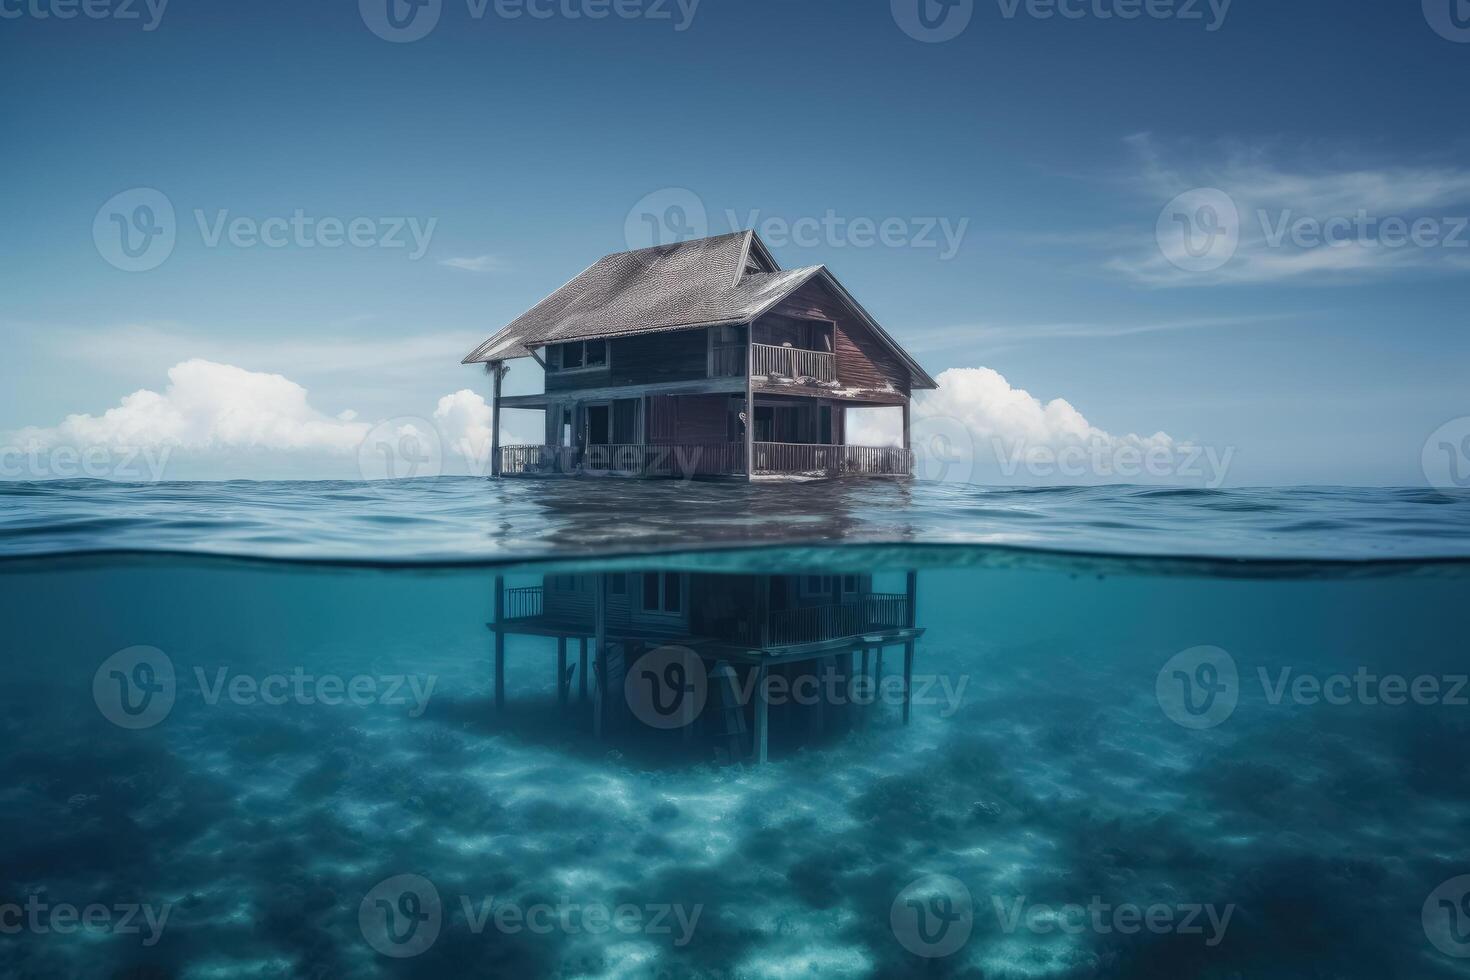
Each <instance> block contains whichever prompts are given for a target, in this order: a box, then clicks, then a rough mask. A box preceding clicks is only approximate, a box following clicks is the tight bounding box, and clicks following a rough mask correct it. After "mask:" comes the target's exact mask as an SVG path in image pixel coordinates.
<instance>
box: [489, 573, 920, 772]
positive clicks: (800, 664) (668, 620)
mask: <svg viewBox="0 0 1470 980" xmlns="http://www.w3.org/2000/svg"><path fill="white" fill-rule="evenodd" d="M898 574H900V573H882V577H881V578H879V579H878V580H877V581H875V576H874V575H873V574H784V575H773V574H737V573H725V572H686V571H680V570H675V569H663V570H658V569H655V570H645V571H628V572H619V571H614V572H597V573H586V574H546V575H539V576H535V577H533V578H531V579H530V580H529V581H524V582H523V583H520V582H518V583H515V584H513V583H512V582H511V581H508V580H507V579H506V578H505V577H504V576H497V577H496V580H495V584H494V614H493V615H494V618H493V620H492V621H491V622H489V623H487V624H486V625H487V626H488V627H489V628H490V630H491V631H492V633H493V634H494V657H495V704H496V707H497V708H504V706H505V691H506V639H507V637H509V636H515V635H519V636H539V637H551V638H554V639H555V640H556V654H555V655H556V664H555V672H554V675H553V676H554V677H555V679H556V692H557V700H558V702H559V703H560V704H561V705H562V706H563V707H564V708H567V709H570V708H571V704H570V702H571V700H572V690H573V688H574V687H575V689H576V691H577V695H576V701H577V705H578V706H579V707H582V708H586V709H587V710H588V711H589V713H590V716H591V719H590V720H591V727H592V730H593V732H594V734H595V735H596V736H597V737H599V738H601V737H604V736H606V735H608V734H609V733H611V732H616V731H625V730H636V729H645V730H646V729H648V728H657V729H665V730H667V729H679V730H681V731H682V733H683V735H684V737H685V738H686V739H689V738H694V737H699V738H700V739H701V741H702V742H704V741H711V740H712V741H713V742H714V743H715V745H716V746H717V753H718V754H719V755H720V756H721V757H722V758H723V760H724V761H727V762H756V763H759V762H764V761H766V760H767V758H768V757H769V753H770V743H771V732H772V729H775V732H776V736H777V739H778V741H779V742H784V744H785V745H787V746H791V745H796V744H800V743H802V742H803V741H805V740H807V739H810V738H815V737H820V736H821V735H822V734H823V733H825V732H826V731H828V730H829V729H832V728H834V727H836V726H839V725H841V726H846V727H866V726H867V724H868V723H869V721H870V720H871V719H872V718H873V717H874V715H875V714H877V713H882V712H884V710H885V708H886V709H889V710H892V711H893V712H894V713H900V714H901V717H902V721H903V723H905V724H907V723H908V721H909V710H910V688H911V686H912V675H913V665H914V649H915V644H916V642H917V640H918V639H919V638H920V637H921V636H922V635H923V633H924V630H923V628H922V627H920V626H918V625H917V624H916V609H917V600H918V574H917V573H916V572H913V571H908V572H904V573H902V576H903V577H902V579H901V580H900V579H897V578H896V576H897V575H898ZM900 582H901V583H902V591H898V587H899V585H900ZM879 585H886V586H887V588H886V589H884V588H878V587H877V586H879ZM571 641H576V642H577V646H578V650H577V657H578V659H577V662H576V663H569V662H568V653H569V651H568V645H569V644H570V642H571ZM889 647H893V648H901V649H902V651H903V660H902V664H901V666H900V667H899V670H901V674H900V673H899V671H898V670H895V671H894V672H893V673H892V674H891V675H888V676H887V678H886V679H885V675H884V669H883V652H884V650H885V649H886V648H889ZM546 649H548V648H543V651H545V650H546ZM527 652H529V651H527ZM589 652H590V655H591V661H590V663H589ZM545 655H546V653H545V652H542V653H541V654H540V656H545ZM880 691H886V692H888V693H889V694H890V695H896V697H893V698H892V702H893V703H892V704H891V705H890V704H887V703H886V702H885V700H884V699H881V698H879V697H878V693H879V692H880ZM773 692H774V693H773ZM803 692H805V693H803ZM660 716H662V717H660ZM778 747H781V746H779V745H778Z"/></svg>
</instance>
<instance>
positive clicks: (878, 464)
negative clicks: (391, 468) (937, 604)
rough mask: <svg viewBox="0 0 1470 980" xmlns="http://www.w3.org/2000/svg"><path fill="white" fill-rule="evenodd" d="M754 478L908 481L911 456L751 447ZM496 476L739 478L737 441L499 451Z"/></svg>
mask: <svg viewBox="0 0 1470 980" xmlns="http://www.w3.org/2000/svg"><path fill="white" fill-rule="evenodd" d="M753 450H754V453H753V454H754V457H755V466H754V471H755V474H756V475H757V476H843V475H849V474H850V475H855V476H908V475H909V474H910V473H911V472H912V471H913V453H911V452H910V451H908V450H906V449H900V448H897V447H894V446H835V445H823V444H818V443H802V442H757V443H755V444H754V446H753ZM500 473H501V475H502V476H579V475H585V476H632V477H681V478H686V479H687V478H691V477H700V476H743V475H744V474H745V444H744V443H740V442H706V443H681V444H678V445H667V446H666V445H646V444H628V445H612V446H588V447H587V448H586V449H585V450H579V449H573V448H567V447H564V446H502V447H501V449H500Z"/></svg>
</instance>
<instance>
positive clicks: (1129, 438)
mask: <svg viewBox="0 0 1470 980" xmlns="http://www.w3.org/2000/svg"><path fill="white" fill-rule="evenodd" d="M935 380H937V381H938V382H939V389H938V390H937V391H924V392H919V393H917V394H916V396H915V398H914V405H913V434H912V445H913V447H914V449H915V452H916V454H917V456H918V460H919V466H918V473H919V475H920V476H921V477H929V478H933V479H944V480H956V479H957V480H960V481H971V480H972V481H974V482H981V483H984V482H995V481H999V482H1008V483H1034V484H1048V485H1059V484H1073V483H1105V482H1125V483H1151V482H1152V483H1170V484H1186V485H1191V484H1192V485H1204V486H1219V485H1220V484H1221V483H1222V482H1224V480H1225V477H1226V471H1227V470H1228V468H1229V465H1230V462H1231V459H1232V458H1233V456H1234V451H1233V449H1228V448H1227V449H1226V450H1225V451H1223V452H1219V451H1217V450H1216V449H1215V448H1214V447H1197V446H1195V445H1194V444H1193V443H1190V442H1187V441H1183V440H1179V439H1175V438H1174V437H1173V436H1171V435H1169V434H1168V433H1166V432H1155V433H1153V434H1152V435H1139V434H1136V433H1131V432H1130V433H1125V434H1121V435H1119V434H1114V433H1111V432H1108V431H1107V430H1105V429H1103V428H1100V427H1099V426H1096V425H1093V424H1092V423H1091V422H1089V421H1088V420H1087V418H1086V417H1085V416H1083V414H1082V413H1081V412H1080V411H1078V410H1077V409H1076V407H1074V406H1073V405H1072V403H1071V402H1069V401H1067V400H1066V399H1064V398H1053V399H1051V400H1050V401H1042V400H1041V399H1039V398H1037V397H1036V396H1034V395H1032V394H1031V393H1030V392H1028V391H1026V390H1024V389H1022V388H1015V387H1012V385H1011V383H1010V382H1009V381H1007V380H1006V379H1005V377H1004V376H1002V375H1001V374H1000V373H999V372H998V371H995V370H993V369H991V368H986V367H978V368H950V369H949V370H947V371H944V372H942V373H941V374H940V375H939V377H938V378H936V379H935ZM852 441H854V442H855V441H856V439H853V440H852ZM954 464H959V465H958V467H956V465H954Z"/></svg>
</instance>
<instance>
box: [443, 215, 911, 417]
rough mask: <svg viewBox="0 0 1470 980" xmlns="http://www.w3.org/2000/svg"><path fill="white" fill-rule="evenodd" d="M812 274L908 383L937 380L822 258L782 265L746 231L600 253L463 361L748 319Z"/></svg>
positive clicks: (511, 356)
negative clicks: (902, 367) (900, 367)
mask: <svg viewBox="0 0 1470 980" xmlns="http://www.w3.org/2000/svg"><path fill="white" fill-rule="evenodd" d="M816 278H821V279H823V280H824V281H826V282H827V284H828V285H830V286H831V287H832V289H833V291H834V292H835V293H836V294H837V295H838V296H839V297H841V298H842V299H843V300H844V301H845V302H846V303H847V304H848V305H850V306H851V307H852V308H853V311H854V313H856V314H857V315H858V316H859V317H860V318H861V319H862V320H864V321H865V322H866V323H867V324H868V325H869V326H870V327H871V328H872V329H873V331H874V333H875V334H876V335H877V336H878V337H879V338H880V339H881V340H882V341H883V342H884V343H886V344H887V345H888V346H890V347H892V348H893V350H894V352H895V353H897V354H898V355H899V357H901V358H902V359H903V361H904V363H905V364H906V365H907V366H908V368H909V370H910V372H911V374H912V376H913V387H915V388H934V387H937V385H936V384H935V382H934V380H933V379H932V378H930V377H929V375H928V374H926V373H925V372H924V369H923V368H921V367H919V365H918V363H917V362H915V361H914V359H913V358H912V357H910V356H909V355H908V353H907V352H906V351H904V350H903V349H902V348H901V347H899V346H898V344H897V343H895V342H894V341H893V339H892V338H891V337H889V336H888V334H887V333H886V332H884V330H883V329H882V328H881V327H879V326H878V324H877V323H876V322H874V321H873V318H872V317H871V316H869V315H868V313H867V311H866V310H864V309H863V308H862V307H861V306H859V305H858V304H857V302H856V301H855V300H853V298H852V297H851V296H850V295H849V294H848V293H847V290H845V289H843V288H842V286H841V285H840V284H839V283H838V282H837V280H836V279H835V278H833V276H832V274H831V273H830V272H829V271H827V268H826V267H825V266H820V265H813V266H807V267H805V268H801V269H790V270H785V271H783V270H781V268H780V267H779V266H778V265H777V264H776V262H775V259H773V258H772V257H771V254H770V252H769V251H768V250H767V249H766V247H765V244H764V243H763V242H761V240H760V238H759V236H757V235H756V234H755V232H753V231H738V232H733V233H731V234H727V235H716V236H714V237H711V238H700V239H696V240H694V241H688V242H677V243H675V244H672V245H655V246H654V247H652V248H644V249H638V250H637V251H632V252H616V253H614V254H612V255H605V256H603V257H602V258H600V259H598V260H597V261H596V262H594V263H593V264H592V265H591V266H590V267H588V268H587V269H586V270H585V271H584V272H582V274H581V275H579V276H577V277H576V278H575V279H573V280H572V281H571V282H569V283H567V284H566V285H565V286H562V287H561V288H560V289H558V290H557V291H556V292H554V293H552V294H551V295H550V296H548V297H546V298H545V299H543V300H542V301H541V302H539V303H537V304H536V305H535V306H533V307H531V309H529V310H527V311H526V312H525V313H523V314H521V315H520V316H519V317H517V318H516V319H515V320H513V321H512V322H511V323H510V324H509V325H508V326H506V327H505V328H504V329H502V330H500V331H499V332H498V333H496V334H495V335H494V336H493V337H491V338H490V339H489V340H487V341H485V342H484V343H483V344H480V345H479V346H478V347H476V348H475V349H474V350H472V351H470V352H469V353H468V354H467V355H465V358H464V361H463V363H465V364H476V363H480V362H485V361H503V360H511V359H514V358H518V357H530V356H531V352H532V351H533V350H534V349H535V348H537V347H543V346H545V345H547V344H556V343H563V342H566V341H573V340H595V339H599V338H610V337H628V336H632V335H634V334H645V333H657V332H660V331H668V330H683V329H689V328H692V327H706V326H717V325H720V324H733V323H748V322H750V321H751V320H754V319H755V318H756V317H758V316H760V315H761V314H762V313H765V312H766V311H767V310H769V309H770V308H771V307H773V306H775V305H776V304H777V303H779V302H781V300H783V299H785V298H786V297H787V296H790V295H791V294H792V293H793V292H795V291H796V290H797V289H799V288H800V287H801V286H803V285H805V284H806V283H807V282H809V281H811V280H812V279H816Z"/></svg>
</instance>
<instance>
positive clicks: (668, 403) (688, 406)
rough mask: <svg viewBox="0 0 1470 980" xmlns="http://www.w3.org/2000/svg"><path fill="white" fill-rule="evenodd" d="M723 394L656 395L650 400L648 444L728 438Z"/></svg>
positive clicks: (670, 443) (726, 413) (727, 401)
mask: <svg viewBox="0 0 1470 980" xmlns="http://www.w3.org/2000/svg"><path fill="white" fill-rule="evenodd" d="M729 401H730V399H729V397H728V396H726V395H655V396H653V397H652V398H650V399H649V402H650V408H651V411H650V412H649V416H648V441H649V442H650V443H653V444H654V445H660V446H667V445H673V444H695V443H703V442H722V441H724V440H725V439H726V438H728V437H729V425H730V422H729V416H728V408H727V407H728V405H729Z"/></svg>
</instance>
